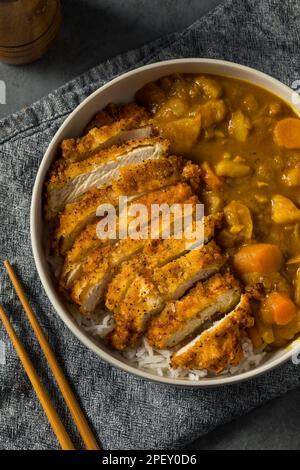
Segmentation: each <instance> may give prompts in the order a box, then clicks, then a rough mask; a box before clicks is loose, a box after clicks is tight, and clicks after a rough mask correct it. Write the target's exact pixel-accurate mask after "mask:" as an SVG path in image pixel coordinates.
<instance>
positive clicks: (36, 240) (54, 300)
mask: <svg viewBox="0 0 300 470" xmlns="http://www.w3.org/2000/svg"><path fill="white" fill-rule="evenodd" d="M190 63H197V64H199V65H201V64H202V65H210V64H211V65H219V66H221V67H228V68H230V69H231V71H233V70H239V71H241V70H242V71H244V72H245V73H247V72H248V73H249V74H251V75H253V74H254V75H257V76H258V77H260V78H261V79H264V80H266V81H267V82H268V83H270V85H272V84H273V85H274V87H275V86H276V87H280V88H281V89H282V90H283V91H284V90H285V91H286V92H290V93H292V92H293V90H292V89H291V88H289V87H288V86H287V85H285V84H283V83H282V82H280V81H279V80H277V79H275V78H273V77H271V76H270V75H268V74H265V73H263V72H261V71H258V70H256V69H254V68H252V67H248V66H245V65H241V64H238V63H235V62H230V61H225V60H217V59H209V58H207V59H206V58H184V59H171V60H164V61H160V62H155V63H152V64H148V65H144V66H141V67H138V68H135V69H133V70H130V71H129V72H126V73H124V74H121V75H119V76H117V77H116V78H114V79H113V80H110V81H109V82H107V83H105V84H104V85H103V86H101V87H100V88H98V89H97V90H95V91H94V92H93V93H91V94H90V95H89V96H88V97H87V98H85V99H84V100H83V101H82V102H81V103H80V104H79V105H78V106H77V107H76V108H75V109H74V110H73V111H72V112H71V113H70V115H69V116H68V117H67V118H66V119H65V120H64V122H63V123H62V125H61V126H60V127H59V129H58V130H57V132H56V133H55V135H54V136H53V138H52V139H51V141H50V143H49V145H48V148H47V150H46V152H45V154H44V156H43V158H42V160H41V163H40V165H39V169H38V172H37V174H36V178H35V182H34V187H33V191H32V197H31V208H30V235H31V245H32V252H33V257H34V261H35V265H36V269H37V272H38V275H39V277H40V280H41V283H42V285H43V288H44V290H45V292H46V295H47V297H48V299H49V300H50V303H51V304H52V306H53V308H54V310H55V311H56V313H57V314H58V315H59V317H60V318H61V320H62V321H63V322H64V323H65V325H66V326H67V327H68V328H69V330H70V331H71V332H72V333H73V334H74V335H75V336H76V337H77V338H78V339H79V341H81V342H82V343H83V344H84V345H85V346H86V347H87V348H88V349H90V350H91V351H93V352H94V353H95V354H96V355H97V356H98V357H100V359H102V360H104V361H105V362H107V363H109V364H110V365H112V366H114V367H117V368H118V369H120V370H122V371H123V372H127V373H130V374H133V375H134V376H136V377H139V378H141V379H144V380H147V381H151V382H156V383H160V384H165V385H175V386H181V387H188V388H190V387H197V388H207V387H216V386H221V385H228V384H235V383H239V382H243V381H246V380H249V379H252V378H254V377H258V376H260V375H261V374H264V373H266V372H268V371H271V370H272V369H274V368H276V367H278V366H279V365H281V364H283V363H285V362H286V361H288V360H289V359H290V358H291V357H292V355H293V354H294V353H295V351H296V349H298V348H295V347H294V346H293V347H290V348H288V349H287V350H286V351H285V352H284V353H283V354H282V355H281V356H279V357H278V358H275V359H273V360H272V359H271V360H270V361H269V362H268V363H265V364H264V363H262V364H261V365H259V366H258V367H254V368H253V369H250V370H249V371H246V372H242V373H239V374H236V375H232V376H216V377H210V378H201V379H199V381H191V380H187V379H180V378H172V377H165V376H163V377H161V376H158V375H155V374H154V373H151V372H147V371H145V370H142V369H138V368H137V367H134V366H132V365H130V364H128V363H126V362H123V361H122V360H119V359H118V358H116V357H114V356H113V355H111V354H109V353H108V352H106V351H104V350H103V349H101V346H100V345H97V343H96V341H95V340H93V339H92V338H91V337H89V336H88V334H87V333H85V332H84V331H83V330H81V328H80V326H79V325H77V324H76V323H75V322H74V320H72V319H71V316H70V313H69V312H68V310H67V308H66V307H65V306H64V305H63V303H62V302H60V300H59V299H58V295H57V292H56V290H55V289H54V288H52V286H51V284H50V282H48V279H47V275H46V268H45V267H44V266H43V264H46V263H47V261H46V257H45V254H44V251H43V249H42V241H41V236H40V235H39V233H38V226H39V224H40V212H39V211H38V210H37V206H38V205H39V204H38V203H39V202H40V201H41V198H42V196H43V184H44V176H45V173H46V171H47V168H48V166H49V159H50V157H51V153H52V151H53V146H54V145H56V144H57V141H58V137H59V136H60V134H61V133H62V132H63V131H64V129H65V128H66V127H67V126H68V124H69V123H70V122H71V121H72V120H73V119H74V118H75V117H76V114H77V113H78V111H79V110H81V109H82V108H83V107H84V106H86V104H87V103H88V102H90V101H92V100H94V99H95V97H97V96H98V95H99V94H101V93H102V92H103V91H104V90H106V89H107V88H108V87H110V86H112V85H114V84H115V83H117V82H119V81H122V80H124V79H127V78H128V77H130V76H133V75H134V74H138V73H141V72H143V71H146V70H150V69H155V68H159V67H163V66H167V65H173V64H177V65H185V64H190ZM219 75H222V74H219ZM228 76H230V74H228ZM233 78H234V77H233ZM249 81H250V80H249ZM270 88H271V87H270ZM266 89H268V88H266ZM269 91H271V90H269ZM289 105H290V106H292V105H291V103H289Z"/></svg>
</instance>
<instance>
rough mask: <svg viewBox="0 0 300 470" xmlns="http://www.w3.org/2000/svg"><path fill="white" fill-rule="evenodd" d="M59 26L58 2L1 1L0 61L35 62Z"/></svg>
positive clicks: (49, 0)
mask: <svg viewBox="0 0 300 470" xmlns="http://www.w3.org/2000/svg"><path fill="white" fill-rule="evenodd" d="M60 24H61V6H60V0H0V61H1V62H5V63H7V64H27V63H29V62H33V61H34V60H36V59H38V58H39V57H41V56H42V55H43V54H44V53H45V52H46V51H47V50H48V49H49V47H50V46H51V44H52V43H53V41H54V39H55V38H56V36H57V33H58V31H59V29H60Z"/></svg>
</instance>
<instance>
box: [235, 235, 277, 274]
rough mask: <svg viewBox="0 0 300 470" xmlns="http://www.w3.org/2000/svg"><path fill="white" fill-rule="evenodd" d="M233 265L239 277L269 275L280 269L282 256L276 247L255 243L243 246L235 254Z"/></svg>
mask: <svg viewBox="0 0 300 470" xmlns="http://www.w3.org/2000/svg"><path fill="white" fill-rule="evenodd" d="M233 265H234V268H235V269H236V271H237V273H238V274H240V275H241V276H243V275H245V274H249V273H260V274H270V273H273V272H276V271H279V270H280V269H281V267H282V265H283V256H282V253H281V251H280V249H279V248H278V246H276V245H271V244H269V243H256V244H253V245H247V246H243V247H242V248H241V249H240V250H239V251H238V252H237V253H236V254H235V256H234V259H233Z"/></svg>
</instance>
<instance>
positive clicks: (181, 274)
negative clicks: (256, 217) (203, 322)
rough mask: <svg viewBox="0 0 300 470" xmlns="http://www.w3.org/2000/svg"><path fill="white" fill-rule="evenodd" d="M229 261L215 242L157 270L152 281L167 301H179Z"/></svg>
mask: <svg viewBox="0 0 300 470" xmlns="http://www.w3.org/2000/svg"><path fill="white" fill-rule="evenodd" d="M226 261H227V258H226V256H225V255H223V254H222V253H221V251H220V249H219V247H218V246H217V245H216V243H215V242H214V241H211V242H209V243H208V244H207V245H205V246H204V247H202V248H200V249H196V250H193V251H190V252H189V253H187V254H186V255H185V256H182V257H180V258H179V259H177V260H175V261H172V262H171V263H168V264H167V265H165V266H163V267H161V268H157V269H155V270H154V271H153V274H152V280H153V282H154V283H155V285H156V286H157V288H158V290H159V291H160V292H161V294H162V296H163V297H164V299H165V300H166V301H168V300H175V299H179V298H180V297H181V296H182V295H183V294H184V293H185V292H186V291H187V290H188V289H190V288H191V287H192V285H193V284H195V283H196V282H197V281H200V280H201V279H207V278H208V277H209V276H211V275H212V274H214V273H216V272H218V271H219V270H220V269H221V267H222V266H223V265H224V263H225V262H226Z"/></svg>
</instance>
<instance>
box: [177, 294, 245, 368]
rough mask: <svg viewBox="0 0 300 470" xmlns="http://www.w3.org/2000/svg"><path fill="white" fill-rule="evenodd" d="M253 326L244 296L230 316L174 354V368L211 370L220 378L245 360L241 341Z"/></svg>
mask: <svg viewBox="0 0 300 470" xmlns="http://www.w3.org/2000/svg"><path fill="white" fill-rule="evenodd" d="M253 325H254V318H253V315H252V312H251V305H250V300H249V296H248V295H247V294H243V295H242V297H241V300H240V302H239V304H238V305H237V307H236V308H235V309H234V310H233V311H232V312H231V313H229V314H228V315H226V316H225V317H224V318H222V320H220V321H218V322H216V323H215V325H213V326H212V327H211V328H209V329H208V330H205V331H204V332H203V333H201V334H200V335H199V336H197V337H196V338H195V339H193V341H191V342H190V343H188V344H187V345H185V346H184V347H183V348H181V349H180V350H179V351H177V352H176V353H175V354H173V356H172V358H171V366H172V367H174V368H178V367H179V368H181V369H208V370H210V371H212V372H215V373H217V374H220V373H221V372H223V371H224V369H226V367H228V366H237V365H238V364H239V363H240V361H241V360H242V358H243V349H242V346H241V340H242V338H243V337H244V336H246V329H248V328H251V327H252V326H253Z"/></svg>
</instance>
